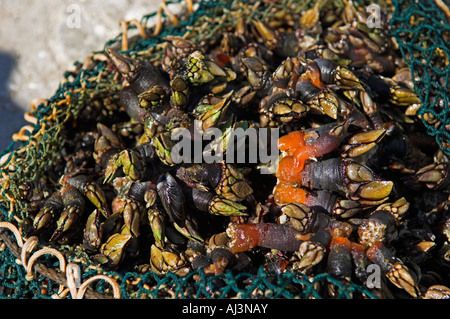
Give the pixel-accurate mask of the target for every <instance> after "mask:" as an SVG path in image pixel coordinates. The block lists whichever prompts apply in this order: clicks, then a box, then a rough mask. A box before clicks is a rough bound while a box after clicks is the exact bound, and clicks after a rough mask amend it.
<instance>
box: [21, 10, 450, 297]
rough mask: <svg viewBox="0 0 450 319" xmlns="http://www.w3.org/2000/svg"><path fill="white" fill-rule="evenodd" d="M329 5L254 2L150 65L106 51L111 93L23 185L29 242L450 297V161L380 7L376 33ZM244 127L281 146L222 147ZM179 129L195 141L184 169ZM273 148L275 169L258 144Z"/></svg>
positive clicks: (156, 268)
mask: <svg viewBox="0 0 450 319" xmlns="http://www.w3.org/2000/svg"><path fill="white" fill-rule="evenodd" d="M333 10H334V8H333V6H332V5H331V4H329V6H326V7H323V8H321V9H320V10H319V7H318V6H314V7H313V8H312V9H310V10H307V11H306V12H304V13H303V15H302V17H301V19H299V18H298V17H297V18H296V17H294V16H290V15H286V16H281V15H280V16H274V17H272V18H271V19H270V20H268V21H262V20H258V19H250V18H248V16H247V15H246V14H245V10H244V11H243V12H244V13H242V14H241V15H240V16H239V18H238V19H237V21H236V24H235V26H234V28H230V29H229V30H227V31H226V32H223V33H221V34H217V35H216V38H214V39H209V41H198V42H195V41H190V40H189V39H185V38H182V37H175V36H170V37H167V38H166V39H165V43H164V45H165V48H164V54H163V57H162V58H161V59H160V60H157V61H146V60H142V59H138V58H137V57H136V56H133V57H132V56H128V55H126V54H125V53H123V52H119V51H118V50H115V49H113V48H107V49H106V50H105V52H104V53H103V57H104V62H105V63H106V65H107V68H106V69H108V70H109V71H110V72H111V74H113V75H114V76H115V79H116V82H117V85H118V86H119V87H120V93H119V96H117V97H115V103H111V104H109V105H104V104H102V103H101V102H100V101H92V103H89V104H88V106H87V107H86V108H85V109H83V110H82V111H81V112H80V113H79V115H78V116H79V118H78V119H77V124H76V125H75V124H74V123H68V124H66V126H65V128H64V130H63V132H62V135H63V136H64V137H65V139H66V143H65V146H64V148H63V150H62V152H61V154H60V156H59V158H58V159H57V160H56V161H54V163H52V164H51V165H50V167H49V168H48V174H47V175H46V176H45V177H43V178H42V179H41V180H36V181H31V182H28V183H24V184H23V185H21V186H20V190H21V192H22V193H21V197H22V198H21V199H22V200H23V201H24V202H26V203H27V204H28V205H27V208H28V214H29V216H30V218H29V219H30V225H29V227H28V229H26V231H27V236H38V237H39V239H40V240H41V241H42V242H47V243H51V244H53V245H65V246H69V247H79V248H80V249H81V250H82V251H83V252H84V253H85V255H86V256H88V258H89V260H90V261H91V262H93V263H96V264H98V265H100V266H101V267H103V268H104V269H108V270H117V271H120V272H126V271H134V272H138V273H145V272H148V271H153V272H155V273H156V274H158V275H161V276H164V275H165V274H167V273H169V272H170V273H175V274H178V275H180V276H186V275H187V274H189V273H190V272H192V271H194V270H197V269H203V270H204V272H205V274H206V275H208V276H214V275H217V274H222V273H224V272H226V271H231V272H232V273H235V274H238V273H241V272H248V273H255V272H256V271H257V269H258V268H260V267H263V268H264V269H265V270H266V271H267V272H268V273H274V274H279V273H283V272H287V271H299V272H302V273H304V274H306V275H308V276H314V275H315V274H320V273H324V272H327V273H328V274H330V275H332V276H334V277H335V278H337V279H338V280H339V281H340V282H341V283H342V284H345V283H356V284H360V285H366V283H367V280H368V278H369V277H370V278H373V277H371V275H372V271H373V269H375V268H376V269H377V270H378V271H379V274H380V276H379V277H378V278H377V280H378V281H377V285H376V286H375V287H373V286H372V287H369V288H371V289H370V291H371V293H372V294H373V295H374V296H377V297H381V298H397V297H401V298H419V297H429V298H438V297H447V298H448V295H449V293H448V288H446V287H448V286H449V284H450V283H449V277H448V270H449V266H450V253H449V247H450V219H449V217H450V215H449V212H448V202H449V197H448V189H449V188H448V187H449V185H450V183H449V182H448V169H449V164H448V158H447V156H446V155H444V153H443V152H442V151H441V150H440V149H439V148H438V146H437V144H436V143H435V142H434V141H433V139H432V138H430V137H429V136H428V135H427V134H426V132H425V129H424V126H423V123H422V121H421V119H420V118H419V117H417V116H416V115H415V111H416V110H417V109H418V108H419V107H420V103H421V100H420V99H419V97H418V95H417V94H416V93H415V92H414V90H413V85H412V80H411V78H410V77H408V76H407V75H405V68H407V65H406V63H405V62H404V61H403V60H402V57H401V53H400V52H399V50H398V48H397V46H396V44H395V43H394V42H393V41H392V39H391V38H390V37H389V33H388V32H389V24H388V21H387V17H386V15H385V14H383V15H382V19H381V24H382V27H381V28H375V29H373V28H369V27H368V26H367V23H366V22H367V17H366V16H365V15H364V13H363V12H361V11H360V10H357V9H356V8H355V7H353V5H352V3H351V2H350V1H348V2H346V5H345V6H344V7H343V8H341V9H340V10H338V11H337V14H335V15H334V16H333V17H330V15H329V14H327V13H329V12H332V11H333ZM247 14H248V13H247ZM74 128H75V129H74ZM211 129H216V131H215V132H216V133H217V132H219V133H217V134H215V139H214V143H211V138H209V139H207V138H205V135H206V134H207V133H208V132H209V131H208V130H211ZM237 129H240V130H241V131H242V132H246V131H247V132H261V131H262V129H266V132H271V134H273V136H279V139H275V140H274V139H270V138H269V139H265V140H264V139H257V140H251V138H250V137H249V138H248V139H247V140H244V143H242V147H241V148H234V149H231V150H230V148H228V147H227V146H229V145H231V144H233V143H234V140H233V135H232V134H230V132H234V131H236V130H237ZM275 132H276V134H275ZM174 134H175V135H177V134H178V136H181V135H180V134H184V135H183V136H187V137H188V138H189V140H190V141H191V142H192V149H190V148H189V149H188V148H186V149H183V152H186V153H184V154H183V157H182V158H183V160H182V161H179V160H178V159H177V158H176V157H175V155H174V154H175V153H174V152H173V150H174V149H175V148H176V147H177V145H178V144H177V142H179V141H178V140H174V138H173V136H174ZM249 136H250V135H249ZM273 136H272V137H273ZM261 141H262V142H263V143H266V144H264V145H263V144H261ZM270 143H272V144H273V143H275V146H276V147H275V150H276V154H273V158H272V159H273V160H274V162H276V164H277V165H274V166H273V167H272V168H271V169H269V170H267V167H268V166H269V165H268V164H270V163H268V162H262V161H261V158H257V160H254V158H255V156H253V155H255V154H253V153H252V151H254V150H255V149H256V151H257V152H256V153H259V152H258V151H259V149H264V150H265V151H267V150H270V149H271V146H274V145H269V144H270ZM255 145H256V146H255ZM198 146H199V147H198ZM208 147H209V148H208ZM255 147H256V148H255ZM206 151H208V152H206ZM228 152H236V154H228ZM239 153H241V154H239ZM242 153H244V154H246V156H239V155H242ZM187 154H189V155H187ZM213 154H214V155H218V154H222V155H224V154H226V155H227V156H222V157H221V160H216V161H212V162H211V161H208V160H205V156H206V155H210V156H212V155H213ZM228 155H230V156H228ZM216 158H220V157H218V156H217V157H216ZM239 159H241V160H239ZM42 190H45V191H42ZM374 267H375V268H374ZM215 284H216V285H217V287H220V286H221V284H222V283H221V282H220V280H217V282H215ZM243 284H244V285H245V283H243ZM322 294H323V295H324V296H330V297H333V296H336V287H335V286H334V285H333V284H328V285H327V286H326V287H323V289H322Z"/></svg>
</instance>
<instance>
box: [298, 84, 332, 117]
mask: <svg viewBox="0 0 450 319" xmlns="http://www.w3.org/2000/svg"><path fill="white" fill-rule="evenodd" d="M295 93H296V96H297V97H298V99H300V100H301V101H303V102H304V103H307V104H308V105H309V106H310V107H311V112H312V111H314V112H316V113H319V114H326V115H328V116H329V117H331V118H333V119H336V118H337V117H338V112H339V101H338V100H337V98H336V96H335V94H334V93H333V92H332V91H327V90H321V89H320V88H318V87H316V86H315V85H314V84H313V83H311V82H309V81H303V80H300V81H298V82H297V83H296V86H295Z"/></svg>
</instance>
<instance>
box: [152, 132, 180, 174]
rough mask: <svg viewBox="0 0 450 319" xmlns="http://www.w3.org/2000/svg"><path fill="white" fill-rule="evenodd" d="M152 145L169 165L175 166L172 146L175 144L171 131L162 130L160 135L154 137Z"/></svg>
mask: <svg viewBox="0 0 450 319" xmlns="http://www.w3.org/2000/svg"><path fill="white" fill-rule="evenodd" d="M152 145H153V147H154V148H155V152H156V155H157V156H158V158H159V159H160V160H161V162H162V163H164V164H165V165H167V166H174V165H175V163H174V162H173V160H172V155H171V152H172V148H173V146H174V145H175V144H174V142H173V141H172V139H171V134H170V133H169V132H162V133H161V134H159V135H158V136H156V137H154V138H153V139H152Z"/></svg>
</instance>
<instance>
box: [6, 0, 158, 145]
mask: <svg viewBox="0 0 450 319" xmlns="http://www.w3.org/2000/svg"><path fill="white" fill-rule="evenodd" d="M160 3H161V0H107V1H105V0H89V1H88V0H58V1H55V0H39V1H36V0H14V1H11V0H0V39H1V41H0V151H3V150H4V149H5V148H6V147H7V146H8V145H9V144H10V142H11V136H12V134H13V133H16V132H17V131H18V130H19V129H20V128H21V127H22V126H23V125H25V124H26V122H25V120H24V119H23V114H24V112H26V111H29V110H30V103H31V101H32V100H34V99H35V98H50V97H51V96H53V94H54V93H55V92H56V90H57V88H58V84H59V83H60V81H61V80H62V79H63V76H62V75H63V73H64V71H65V70H67V69H71V68H72V66H73V63H74V62H75V61H77V60H78V61H84V59H85V58H86V57H87V56H88V55H89V53H91V52H92V51H95V50H100V49H103V46H104V44H105V43H106V42H107V41H108V40H110V39H112V38H115V37H116V36H117V35H118V34H119V33H120V31H119V21H120V19H122V18H124V19H126V20H131V19H138V20H140V18H141V17H142V16H143V15H145V14H148V13H151V12H154V11H156V10H157V9H158V8H159V6H160Z"/></svg>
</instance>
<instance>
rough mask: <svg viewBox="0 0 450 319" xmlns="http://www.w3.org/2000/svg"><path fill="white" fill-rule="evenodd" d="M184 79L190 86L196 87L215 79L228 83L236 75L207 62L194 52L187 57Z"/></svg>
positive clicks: (201, 55)
mask: <svg viewBox="0 0 450 319" xmlns="http://www.w3.org/2000/svg"><path fill="white" fill-rule="evenodd" d="M186 78H187V79H188V81H189V82H190V83H191V84H192V85H194V86H197V85H202V84H205V83H209V82H211V81H213V80H214V79H216V78H223V79H225V82H229V81H232V80H234V79H235V78H236V74H235V73H234V72H233V71H231V70H229V69H226V70H224V69H222V68H221V67H220V66H219V65H217V63H215V62H213V61H211V60H207V59H206V58H205V56H204V55H203V54H202V53H201V52H200V51H194V52H192V53H191V54H190V55H189V57H188V61H187V63H186Z"/></svg>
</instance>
